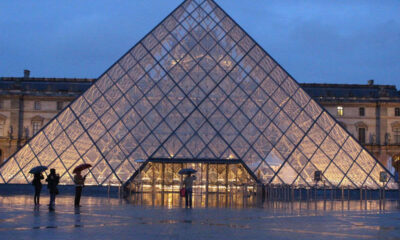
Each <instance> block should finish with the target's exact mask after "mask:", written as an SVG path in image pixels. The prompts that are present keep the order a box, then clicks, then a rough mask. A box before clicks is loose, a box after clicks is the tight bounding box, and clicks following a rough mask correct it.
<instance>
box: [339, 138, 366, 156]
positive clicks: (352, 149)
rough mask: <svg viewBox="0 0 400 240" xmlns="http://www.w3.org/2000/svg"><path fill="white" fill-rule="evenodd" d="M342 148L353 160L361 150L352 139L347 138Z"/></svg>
mask: <svg viewBox="0 0 400 240" xmlns="http://www.w3.org/2000/svg"><path fill="white" fill-rule="evenodd" d="M342 147H343V149H344V150H345V151H346V152H347V153H348V154H349V155H350V156H351V157H352V158H353V159H356V158H357V156H358V154H359V152H360V151H361V150H362V148H361V146H360V144H358V143H357V142H356V141H355V140H354V139H353V138H352V137H349V138H348V139H347V141H346V143H345V144H343V146H342Z"/></svg>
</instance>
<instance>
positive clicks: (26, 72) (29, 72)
mask: <svg viewBox="0 0 400 240" xmlns="http://www.w3.org/2000/svg"><path fill="white" fill-rule="evenodd" d="M30 74H31V71H29V70H27V69H25V70H24V78H25V79H27V78H29V75H30Z"/></svg>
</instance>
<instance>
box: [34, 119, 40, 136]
mask: <svg viewBox="0 0 400 240" xmlns="http://www.w3.org/2000/svg"><path fill="white" fill-rule="evenodd" d="M41 127H42V122H41V121H32V130H33V135H34V134H35V133H37V132H38V131H39V130H40V128H41Z"/></svg>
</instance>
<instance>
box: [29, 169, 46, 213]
mask: <svg viewBox="0 0 400 240" xmlns="http://www.w3.org/2000/svg"><path fill="white" fill-rule="evenodd" d="M42 179H44V177H43V174H41V173H35V174H34V175H33V181H32V185H33V186H34V187H35V195H34V196H33V201H34V202H35V205H39V201H40V192H41V191H42V182H41V180H42Z"/></svg>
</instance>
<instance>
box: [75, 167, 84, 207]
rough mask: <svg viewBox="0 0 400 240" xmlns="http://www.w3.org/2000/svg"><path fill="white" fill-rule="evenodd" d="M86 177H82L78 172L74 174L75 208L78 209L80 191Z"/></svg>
mask: <svg viewBox="0 0 400 240" xmlns="http://www.w3.org/2000/svg"><path fill="white" fill-rule="evenodd" d="M85 180H86V176H84V177H82V175H81V172H80V171H78V172H76V173H75V176H74V182H75V207H79V203H80V201H81V195H82V189H83V186H84V184H85Z"/></svg>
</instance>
